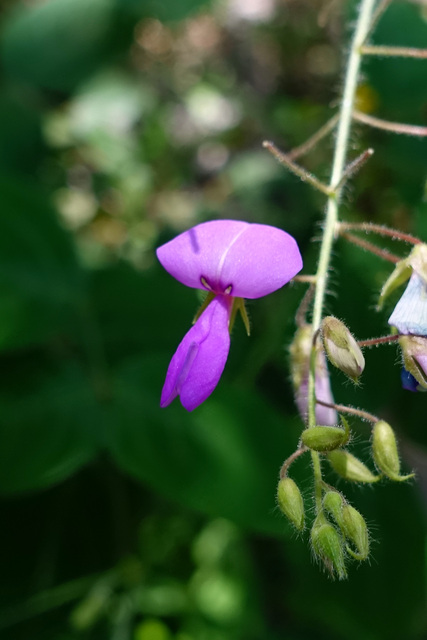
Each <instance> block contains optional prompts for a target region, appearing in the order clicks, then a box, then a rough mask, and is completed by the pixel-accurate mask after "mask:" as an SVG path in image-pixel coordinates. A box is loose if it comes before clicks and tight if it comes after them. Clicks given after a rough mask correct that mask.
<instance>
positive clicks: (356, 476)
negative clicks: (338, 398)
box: [277, 416, 413, 579]
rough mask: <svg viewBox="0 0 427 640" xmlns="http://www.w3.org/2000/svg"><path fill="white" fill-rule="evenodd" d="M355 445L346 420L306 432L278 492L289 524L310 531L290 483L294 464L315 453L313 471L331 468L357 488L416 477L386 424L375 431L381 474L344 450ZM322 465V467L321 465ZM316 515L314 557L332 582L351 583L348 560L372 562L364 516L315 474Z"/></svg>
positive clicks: (375, 455) (284, 469)
mask: <svg viewBox="0 0 427 640" xmlns="http://www.w3.org/2000/svg"><path fill="white" fill-rule="evenodd" d="M349 439H350V427H349V425H348V422H347V421H346V420H345V419H344V418H343V417H342V416H341V425H339V426H335V427H329V426H322V425H318V426H314V427H308V428H307V429H305V431H303V433H302V436H301V443H300V447H299V449H297V451H296V452H295V453H294V454H293V455H292V456H291V457H290V459H288V461H286V462H285V464H284V465H283V467H282V472H281V476H282V477H281V478H280V480H279V484H278V487H277V503H278V506H279V509H280V510H281V511H282V513H283V514H284V515H285V516H286V517H287V518H288V520H289V521H290V523H291V524H292V525H293V526H294V527H295V528H296V529H297V530H298V531H299V532H303V531H304V529H305V526H306V511H310V509H309V510H306V508H305V505H304V498H303V496H302V493H301V490H300V489H299V487H298V485H297V484H296V482H295V481H294V480H293V479H292V478H291V477H289V475H288V469H289V466H290V464H291V463H292V462H293V461H294V460H295V459H296V458H297V457H299V456H300V455H302V454H303V453H305V452H308V451H311V454H312V456H314V457H313V463H314V467H315V468H316V466H317V467H318V469H319V470H320V460H321V459H325V460H328V461H329V463H330V466H331V468H332V469H333V471H334V472H335V473H336V474H337V475H338V476H340V477H341V478H343V479H345V480H347V481H349V482H356V483H364V484H373V483H375V482H378V481H379V480H380V479H381V478H388V479H390V480H394V481H398V482H402V481H405V480H408V479H409V478H412V477H413V474H409V475H401V473H400V457H399V453H398V447H397V442H396V436H395V434H394V431H393V429H392V428H391V426H390V425H389V424H388V423H387V422H385V421H384V420H377V421H376V422H375V423H374V424H373V429H372V444H371V452H372V458H373V461H374V463H375V466H376V468H377V473H374V472H373V471H371V470H370V469H369V467H368V466H367V465H366V464H365V463H364V462H362V461H361V460H359V458H357V457H356V456H354V455H353V454H352V453H350V452H349V451H348V450H347V449H346V448H345V446H346V445H347V444H348V442H349ZM316 461H317V462H316ZM315 498H316V500H315V502H316V505H315V506H316V515H315V518H314V522H313V523H312V525H311V530H310V542H311V547H312V550H313V554H314V557H315V558H316V560H318V561H319V562H320V563H321V565H322V566H323V567H324V568H325V569H326V570H327V571H328V572H329V573H330V575H331V576H332V577H336V578H338V579H344V578H346V577H347V562H348V560H351V559H353V560H356V561H358V562H362V561H364V560H366V559H367V558H368V556H369V534H368V528H367V525H366V522H365V520H364V518H363V516H362V515H361V514H360V513H359V512H358V511H357V510H356V509H355V508H354V507H353V506H352V505H350V504H349V503H348V501H347V500H346V498H345V497H344V495H343V493H341V492H339V491H337V490H336V489H335V488H334V487H333V486H331V485H330V484H327V483H326V482H324V481H323V479H322V478H321V476H320V477H316V473H315Z"/></svg>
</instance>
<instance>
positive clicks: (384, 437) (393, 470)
mask: <svg viewBox="0 0 427 640" xmlns="http://www.w3.org/2000/svg"><path fill="white" fill-rule="evenodd" d="M372 436H373V437H372V451H373V455H374V460H375V464H376V465H377V467H378V469H379V470H380V471H382V473H383V474H384V475H385V476H387V477H388V478H390V479H391V480H396V481H403V480H408V478H412V477H413V475H414V474H409V475H406V476H401V475H400V459H399V453H398V450H397V442H396V436H395V435H394V431H393V429H392V428H391V426H390V425H389V424H388V423H387V422H385V421H384V420H379V421H378V422H377V423H376V424H375V426H374V429H373V432H372Z"/></svg>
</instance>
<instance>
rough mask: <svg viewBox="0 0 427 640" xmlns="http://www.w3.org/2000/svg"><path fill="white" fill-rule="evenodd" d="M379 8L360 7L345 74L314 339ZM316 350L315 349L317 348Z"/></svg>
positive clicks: (365, 0)
mask: <svg viewBox="0 0 427 640" xmlns="http://www.w3.org/2000/svg"><path fill="white" fill-rule="evenodd" d="M374 9H375V0H362V2H361V4H360V13H359V18H358V21H357V25H356V30H355V33H354V38H353V42H352V45H351V50H350V56H349V59H348V64H347V72H346V75H345V82H344V92H343V98H342V103H341V111H340V118H339V121H338V128H337V138H336V144H335V153H334V159H333V164H332V173H331V179H330V182H329V186H330V188H331V190H333V194H332V195H330V196H329V197H328V200H327V205H326V215H325V224H324V229H323V238H322V244H321V248H320V256H319V264H318V267H317V274H316V292H315V295H314V303H313V320H312V326H313V336H314V335H315V334H316V332H317V331H318V330H319V328H320V323H321V321H322V311H323V305H324V299H325V293H326V286H327V281H328V269H329V263H330V258H331V251H332V246H333V242H334V234H335V228H336V223H337V221H338V205H339V201H340V196H341V188H337V185H338V184H339V182H340V181H341V178H342V176H343V173H344V170H345V163H346V157H347V149H348V141H349V135H350V127H351V121H352V113H353V106H354V97H355V93H356V89H357V83H358V78H359V70H360V63H361V59H362V54H361V53H360V48H361V46H362V45H363V43H364V41H365V39H366V36H367V34H368V33H369V28H370V24H371V19H372V14H373V11H374ZM313 351H314V349H313ZM311 364H312V366H311V371H310V377H309V388H308V393H309V395H308V405H309V406H308V418H309V424H310V425H314V424H315V422H316V418H315V395H314V365H315V356H314V353H313V356H312V363H311Z"/></svg>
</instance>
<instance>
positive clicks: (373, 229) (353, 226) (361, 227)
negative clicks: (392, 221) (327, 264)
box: [339, 222, 422, 244]
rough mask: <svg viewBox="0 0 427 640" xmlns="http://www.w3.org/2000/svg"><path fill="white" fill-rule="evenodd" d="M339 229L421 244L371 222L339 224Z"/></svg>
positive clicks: (412, 238) (418, 240)
mask: <svg viewBox="0 0 427 640" xmlns="http://www.w3.org/2000/svg"><path fill="white" fill-rule="evenodd" d="M339 228H340V231H341V229H342V230H344V231H346V230H349V231H351V230H353V231H365V232H366V233H377V234H378V235H380V236H388V237H390V238H393V240H402V242H408V243H409V244H422V241H421V240H420V239H419V238H416V237H415V236H412V235H410V234H409V233H402V231H398V230H397V229H391V228H390V227H386V226H384V225H382V224H373V223H372V222H340V223H339Z"/></svg>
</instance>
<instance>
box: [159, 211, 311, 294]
mask: <svg viewBox="0 0 427 640" xmlns="http://www.w3.org/2000/svg"><path fill="white" fill-rule="evenodd" d="M157 257H158V259H159V261H160V262H161V264H162V265H163V267H164V268H165V269H166V271H168V272H169V273H170V274H171V275H172V276H173V277H174V278H176V279H177V280H179V282H182V283H183V284H185V285H187V286H188V287H193V288H198V289H201V288H211V289H212V290H213V291H214V292H215V293H225V292H227V293H230V294H231V295H232V296H236V297H242V298H259V297H261V296H265V295H267V294H268V293H272V292H273V291H276V289H279V288H280V287H282V286H283V285H284V284H286V283H287V282H289V280H290V279H291V278H293V276H295V275H296V274H297V273H298V271H300V270H301V268H302V259H301V254H300V252H299V249H298V246H297V243H296V242H295V240H294V238H292V236H290V235H289V234H288V233H286V232H285V231H282V230H281V229H277V228H276V227H271V226H268V225H263V224H249V223H247V222H241V221H238V220H214V221H212V222H204V223H202V224H199V225H197V226H196V227H193V228H192V229H189V230H188V231H185V232H184V233H181V234H180V235H179V236H177V237H176V238H174V239H173V240H171V241H170V242H167V243H166V244H164V245H163V246H161V247H159V248H158V249H157ZM204 283H207V285H208V286H207V287H206V285H205V284H204Z"/></svg>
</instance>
